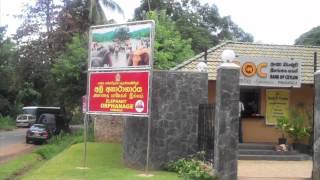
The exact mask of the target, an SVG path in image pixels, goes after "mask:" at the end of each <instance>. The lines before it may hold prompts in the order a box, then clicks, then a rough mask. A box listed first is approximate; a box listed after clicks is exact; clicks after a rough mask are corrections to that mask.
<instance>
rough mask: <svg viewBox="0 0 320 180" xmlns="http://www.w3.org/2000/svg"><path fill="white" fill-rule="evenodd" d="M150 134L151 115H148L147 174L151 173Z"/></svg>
mask: <svg viewBox="0 0 320 180" xmlns="http://www.w3.org/2000/svg"><path fill="white" fill-rule="evenodd" d="M150 134H151V117H150V116H149V117H148V140H147V141H148V142H147V160H146V161H147V162H146V168H145V171H146V174H147V175H148V174H149V157H150Z"/></svg>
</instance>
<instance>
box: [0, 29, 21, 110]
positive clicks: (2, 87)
mask: <svg viewBox="0 0 320 180" xmlns="http://www.w3.org/2000/svg"><path fill="white" fill-rule="evenodd" d="M5 33H6V27H3V26H0V115H3V116H6V115H11V116H14V115H15V113H14V109H15V96H16V94H17V90H18V89H17V87H15V82H16V74H15V65H16V61H17V55H16V48H15V44H14V43H13V42H12V41H11V40H10V39H8V38H5V37H4V35H5Z"/></svg>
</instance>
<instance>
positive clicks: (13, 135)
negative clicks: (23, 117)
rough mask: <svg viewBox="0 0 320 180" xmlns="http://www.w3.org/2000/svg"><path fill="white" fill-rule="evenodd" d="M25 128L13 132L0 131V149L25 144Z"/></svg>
mask: <svg viewBox="0 0 320 180" xmlns="http://www.w3.org/2000/svg"><path fill="white" fill-rule="evenodd" d="M26 132H27V128H18V129H15V130H13V131H0V148H4V147H7V146H9V145H13V144H17V143H23V142H25V137H26Z"/></svg>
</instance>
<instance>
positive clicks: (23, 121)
mask: <svg viewBox="0 0 320 180" xmlns="http://www.w3.org/2000/svg"><path fill="white" fill-rule="evenodd" d="M35 122H36V116H34V115H31V114H20V115H18V116H17V119H16V126H17V127H29V126H31V125H32V124H34V123H35Z"/></svg>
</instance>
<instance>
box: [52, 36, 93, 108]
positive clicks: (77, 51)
mask: <svg viewBox="0 0 320 180" xmlns="http://www.w3.org/2000/svg"><path fill="white" fill-rule="evenodd" d="M86 44H87V43H86V39H85V38H84V37H82V36H80V35H76V36H74V37H73V39H72V41H71V43H69V44H68V45H67V49H66V51H65V53H64V54H62V55H61V56H59V58H58V59H57V62H56V63H55V64H54V65H53V67H52V68H51V75H52V79H53V82H54V84H55V88H56V89H59V91H57V92H55V96H56V97H57V98H58V101H59V102H60V103H59V104H61V105H64V106H66V107H68V108H67V110H70V111H72V110H73V109H74V108H75V107H77V106H79V105H80V104H81V97H82V96H83V95H84V94H85V91H86V69H87V46H86Z"/></svg>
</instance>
